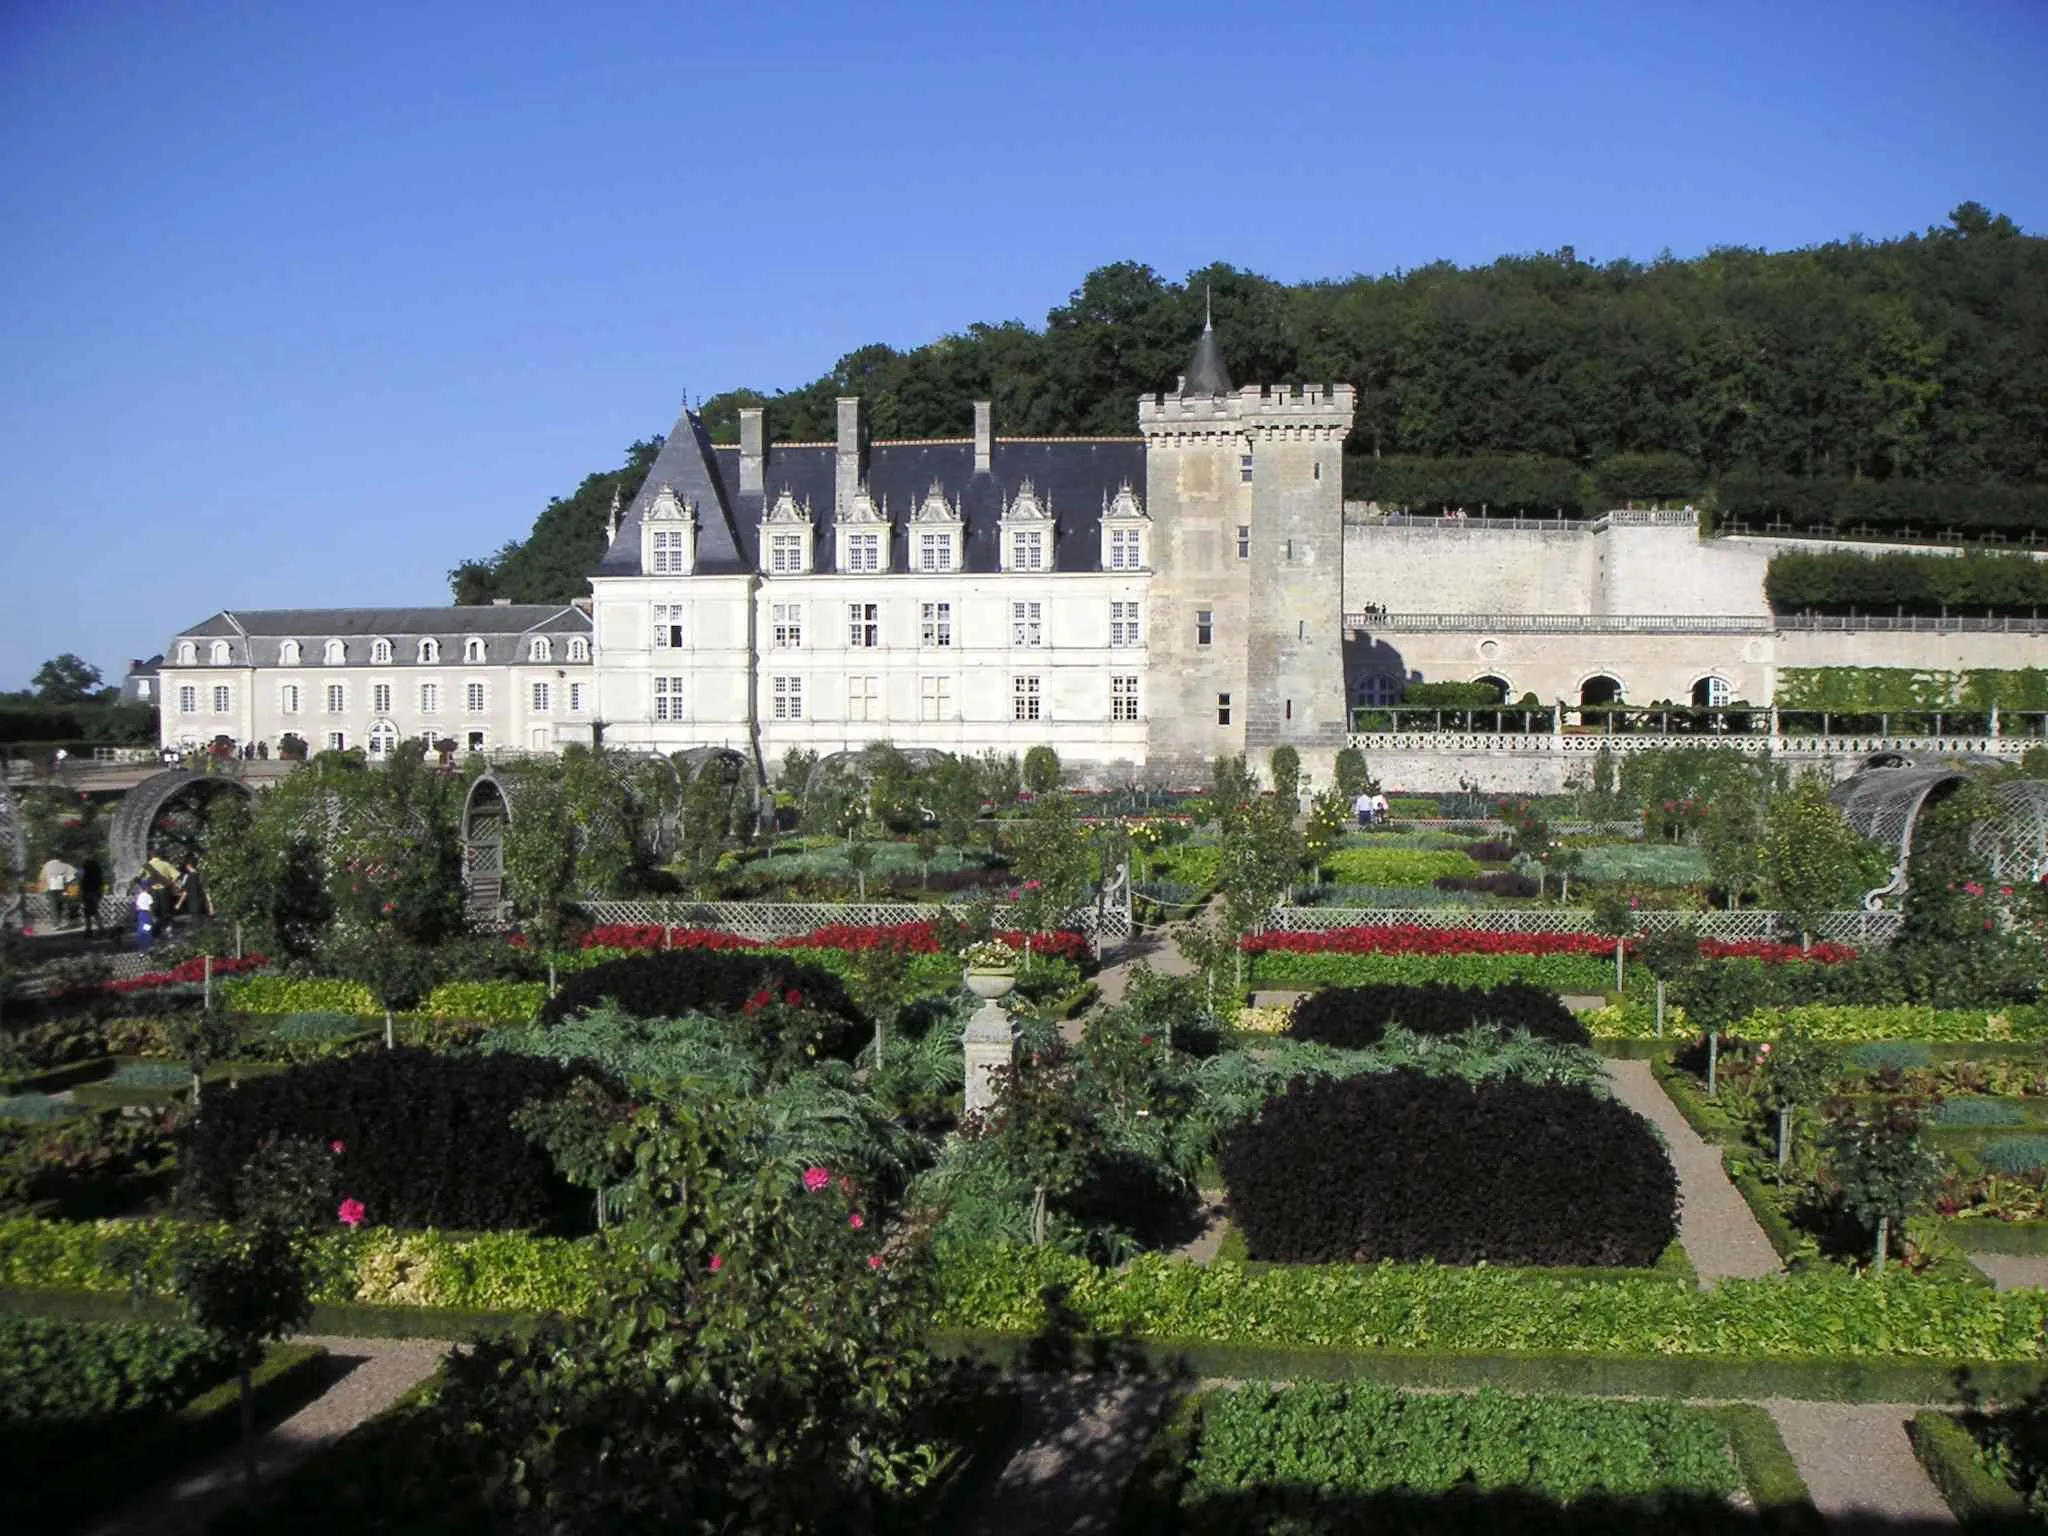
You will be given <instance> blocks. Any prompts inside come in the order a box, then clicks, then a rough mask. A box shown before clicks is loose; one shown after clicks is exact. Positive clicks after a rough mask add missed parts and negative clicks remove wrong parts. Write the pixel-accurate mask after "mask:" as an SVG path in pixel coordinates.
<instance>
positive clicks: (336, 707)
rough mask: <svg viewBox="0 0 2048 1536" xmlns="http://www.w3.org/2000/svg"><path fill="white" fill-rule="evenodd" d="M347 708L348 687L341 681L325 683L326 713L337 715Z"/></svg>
mask: <svg viewBox="0 0 2048 1536" xmlns="http://www.w3.org/2000/svg"><path fill="white" fill-rule="evenodd" d="M347 708H348V688H347V686H346V685H345V684H342V683H329V684H328V685H327V713H329V714H330V715H338V714H341V713H343V712H344V711H345V710H347Z"/></svg>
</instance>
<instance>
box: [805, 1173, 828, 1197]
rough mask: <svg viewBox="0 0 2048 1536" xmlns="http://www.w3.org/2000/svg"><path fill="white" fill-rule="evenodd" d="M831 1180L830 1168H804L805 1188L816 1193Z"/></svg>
mask: <svg viewBox="0 0 2048 1536" xmlns="http://www.w3.org/2000/svg"><path fill="white" fill-rule="evenodd" d="M831 1182H832V1170H831V1169H829V1168H806V1169H805V1170H804V1188H805V1189H807V1190H809V1191H810V1192H811V1193H812V1194H814V1195H815V1194H816V1193H817V1192H818V1191H819V1190H821V1189H823V1188H824V1187H825V1186H826V1185H827V1184H830V1183H831Z"/></svg>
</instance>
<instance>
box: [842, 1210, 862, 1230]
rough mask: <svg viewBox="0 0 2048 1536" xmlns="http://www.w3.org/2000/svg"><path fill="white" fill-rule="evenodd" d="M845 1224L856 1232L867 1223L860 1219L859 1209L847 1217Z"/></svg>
mask: <svg viewBox="0 0 2048 1536" xmlns="http://www.w3.org/2000/svg"><path fill="white" fill-rule="evenodd" d="M846 1224H847V1225H848V1226H849V1227H851V1228H853V1230H854V1231H856V1232H858V1231H859V1230H860V1229H861V1228H862V1227H864V1226H866V1225H867V1223H866V1222H865V1221H862V1220H861V1218H860V1212H859V1211H855V1212H854V1213H853V1214H852V1215H851V1216H849V1217H847V1218H846Z"/></svg>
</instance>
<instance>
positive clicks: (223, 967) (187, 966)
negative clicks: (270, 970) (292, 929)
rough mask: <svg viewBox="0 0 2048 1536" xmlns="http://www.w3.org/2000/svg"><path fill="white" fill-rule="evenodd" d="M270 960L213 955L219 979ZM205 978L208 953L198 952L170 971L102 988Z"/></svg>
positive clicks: (142, 988) (139, 988)
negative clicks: (204, 954) (206, 955)
mask: <svg viewBox="0 0 2048 1536" xmlns="http://www.w3.org/2000/svg"><path fill="white" fill-rule="evenodd" d="M269 963H270V962H269V961H268V960H266V959H265V958H264V957H263V956H262V955H244V956H242V958H241V959H239V960H236V959H232V958H230V957H229V956H226V955H215V956H214V957H213V974H214V976H215V978H216V979H217V978H219V977H222V976H232V975H234V974H235V973H236V972H237V971H260V970H262V969H263V967H264V966H266V965H268V964H269ZM205 979H206V957H205V956H203V955H195V956H193V957H192V958H191V959H190V960H185V961H181V962H180V963H179V964H177V965H174V966H172V967H171V968H170V969H169V970H168V971H149V972H147V973H145V974H143V975H141V976H130V977H128V978H126V979H125V980H122V981H109V982H103V983H101V985H100V987H99V990H100V991H102V992H147V991H148V990H149V989H150V988H151V987H169V986H176V985H178V984H179V983H191V982H201V981H204V980H205Z"/></svg>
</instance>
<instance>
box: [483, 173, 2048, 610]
mask: <svg viewBox="0 0 2048 1536" xmlns="http://www.w3.org/2000/svg"><path fill="white" fill-rule="evenodd" d="M1205 289H1208V290H1213V294H1214V303H1215V316H1216V327H1217V330H1218V332H1219V334H1220V335H1221V337H1222V340H1223V346H1224V351H1225V355H1226V357H1227V358H1228V360H1229V364H1230V369H1231V373H1232V376H1233V377H1234V378H1235V379H1236V380H1237V381H1238V382H1240V383H1251V382H1271V383H1281V382H1324V381H1334V380H1349V381H1350V382H1351V384H1352V385H1354V386H1355V387H1356V388H1357V390H1358V417H1357V426H1356V429H1355V430H1354V432H1353V436H1352V441H1351V443H1350V445H1349V449H1348V455H1347V463H1346V489H1347V493H1348V494H1351V495H1354V496H1358V495H1372V496H1378V497H1380V498H1381V499H1400V500H1403V501H1406V502H1408V503H1410V504H1420V505H1430V504H1440V503H1444V502H1459V501H1469V502H1471V503H1474V504H1476V503H1478V502H1481V501H1487V502H1490V503H1491V504H1493V505H1494V506H1495V507H1496V508H1499V509H1503V510H1505V509H1509V508H1518V507H1523V506H1526V507H1528V508H1530V509H1532V510H1535V509H1541V510H1559V509H1561V510H1564V511H1566V512H1572V511H1581V510H1588V509H1589V505H1588V504H1589V503H1592V502H1597V501H1599V500H1600V498H1602V497H1607V496H1616V495H1623V496H1631V497H1633V496H1641V497H1646V498H1648V497H1659V496H1663V497H1672V498H1676V497H1684V498H1686V499H1698V500H1701V501H1703V502H1706V503H1708V504H1711V503H1712V501H1713V493H1714V490H1715V488H1716V487H1717V485H1719V484H1720V483H1722V482H1724V481H1725V482H1726V483H1727V484H1728V486H1729V490H1730V497H1729V500H1730V503H1731V506H1733V505H1736V504H1738V503H1739V504H1740V506H1741V507H1742V508H1743V509H1744V512H1745V515H1747V514H1748V512H1750V511H1752V510H1753V511H1755V512H1757V513H1759V514H1765V513H1768V514H1770V515H1783V516H1788V517H1790V518H1791V520H1793V521H1795V522H1797V521H1801V520H1802V519H1801V517H1800V515H1799V512H1798V510H1797V509H1798V507H1799V506H1801V505H1805V504H1811V505H1812V506H1814V507H1819V508H1849V509H1851V510H1850V511H1849V512H1846V513H1837V512H1824V511H1823V512H1815V513H1813V514H1812V515H1811V516H1809V517H1807V518H1805V519H1804V520H1805V521H1808V522H1811V523H1821V522H1827V521H1830V520H1831V519H1839V518H1841V517H1844V516H1848V517H1852V518H1855V519H1858V520H1861V519H1862V513H1861V511H1860V510H1858V509H1861V508H1863V507H1865V506H1866V505H1880V504H1881V505H1882V506H1887V507H1889V506H1906V507H1909V508H1912V509H1914V510H1913V511H1912V512H1911V513H1910V515H1905V516H1902V517H1901V518H1900V519H1898V520H1896V521H1895V522H1894V524H1893V526H1918V525H1919V524H1920V523H1924V522H1926V521H1927V520H1928V519H1929V518H1936V519H1941V518H1944V517H1945V515H1946V514H1945V513H1944V512H1943V511H1942V509H1943V508H1944V507H1947V506H1950V505H1953V506H1954V507H1955V508H1956V509H1957V510H1956V513H1955V518H1954V521H1955V522H1956V523H1957V524H1959V525H1960V524H1966V523H1968V522H1970V521H1971V519H1972V518H1973V517H1974V518H1975V519H1976V521H1977V523H1978V525H1979V526H1980V527H1988V526H1992V524H1989V523H1986V521H1985V519H1984V517H1983V516H1982V514H1981V511H1980V510H1978V509H1975V508H1974V507H1971V506H1970V505H1969V504H1970V497H1969V494H1968V492H1969V488H1971V487H1977V486H2002V487H2020V486H2033V485H2038V484H2041V483H2043V482H2048V240H2044V239H2041V238H2038V237H2035V236H2030V235H2026V234H2023V233H2021V232H2020V230H2019V229H2018V228H2017V227H2016V226H2015V225H2014V224H2013V223H2012V221H2011V220H2009V219H2007V218H2005V217H2003V216H1998V215H1993V214H1991V213H1989V212H1987V211H1986V210H1985V209H1983V208H1981V207H1979V206H1978V205H1976V204H1974V203H1965V204H1964V205H1962V206H1961V207H1960V208H1958V209H1956V210H1955V212H1954V213H1953V214H1952V215H1951V216H1950V221H1949V222H1948V223H1947V224H1945V225H1941V226H1938V227H1936V228H1933V229H1930V230H1929V231H1927V233H1925V234H1924V235H1910V236H1907V237H1905V238H1903V239H1896V240H1886V241H1867V240H1861V239H1851V240H1846V241H1842V242H1837V243H1833V244H1829V245H1823V246H1817V247H1813V248H1811V249H1806V250H1797V251H1782V252H1763V251H1750V250H1738V249H1725V250H1717V251H1712V252H1709V253H1708V254H1707V255H1705V256H1702V257H1699V258H1697V259H1695V260H1691V261H1678V260H1671V259H1662V260H1658V261H1655V262H1652V263H1650V264H1648V265H1645V264H1642V263H1638V262H1632V261H1615V262H1610V263H1607V264H1604V265H1597V264H1594V263H1589V262H1581V261H1579V260H1577V259H1576V258H1575V257H1574V255H1573V253H1572V252H1571V251H1570V250H1569V249H1566V250H1563V251H1560V252H1557V253H1555V254H1549V255H1537V256H1513V257H1503V258H1501V259H1500V260H1498V261H1496V262H1494V263H1493V264H1492V265H1490V266H1485V267H1476V268H1471V269H1466V270H1461V269H1459V268H1457V267H1454V266H1452V265H1450V264H1449V263H1438V264H1435V265H1432V266H1428V267H1423V268H1420V269H1418V270H1416V271H1412V272H1402V273H1395V274H1393V275H1390V276H1386V277H1352V278H1347V279H1343V280H1338V281H1328V282H1314V283H1302V284H1296V285H1291V286H1290V285H1286V284H1281V283H1274V282H1271V281H1268V280H1267V279H1265V278H1262V277H1259V276H1257V275H1256V274H1253V273H1249V272H1241V271H1239V270H1237V269H1236V268H1233V267H1228V266H1214V267H1209V268H1205V269H1203V270H1201V271H1198V272H1194V273H1190V274H1189V276H1188V278H1187V280H1186V281H1185V282H1184V283H1172V282H1169V281H1167V280H1166V279H1164V278H1162V277H1161V276H1160V275H1159V274H1158V273H1156V272H1154V271H1153V270H1152V269H1151V268H1149V267H1145V266H1141V265H1138V264H1136V263H1130V262H1125V263H1119V264H1117V265H1114V266H1108V267H1103V268H1100V269H1098V270H1097V271H1094V272H1091V273H1089V274H1088V276H1087V278H1086V279H1085V280H1084V281H1083V282H1082V284H1081V287H1080V288H1079V289H1078V290H1076V291H1075V292H1074V293H1073V294H1072V295H1071V296H1070V297H1069V298H1068V300H1067V302H1066V303H1065V304H1062V305H1060V306H1059V307H1058V308H1056V309H1054V310H1053V311H1052V312H1051V313H1050V314H1048V315H1047V316H1046V320H1045V324H1044V326H1043V327H1042V328H1039V329H1033V328H1031V327H1029V326H1026V325H1024V324H1022V323H1020V322H1017V321H1008V322H1004V323H1001V324H993V325H974V326H970V327H969V328H968V329H967V330H966V331H965V332H964V333H962V334H960V335H957V336H947V337H943V338H941V339H939V340H937V341H934V342H930V343H927V344H926V345H924V346H921V347H917V348H915V349H913V350H910V351H907V352H899V351H896V350H895V349H893V348H890V347H886V346H880V345H876V346H869V347H863V348H861V349H860V350H859V351H857V352H853V353H849V354H848V355H847V356H846V357H843V358H841V359H840V360H839V362H838V363H837V364H836V365H835V366H834V367H833V368H832V370H831V371H830V372H829V373H827V374H826V375H824V376H823V377H821V378H819V379H817V380H815V381H814V382H812V383H810V384H807V385H805V386H804V387H803V388H801V389H797V390H792V391H789V392H787V393H784V394H781V395H777V396H774V397H772V398H771V397H768V396H765V395H762V394H760V393H759V392H757V391H753V390H746V389H736V390H732V391H730V392H728V393H725V394H721V395H716V396H713V397H712V398H711V399H709V400H708V401H706V402H705V404H704V407H703V416H704V418H705V421H706V424H707V425H708V426H709V427H710V429H711V431H712V433H713V435H714V436H716V437H717V438H719V439H720V440H721V441H734V440H736V439H737V436H738V412H739V409H740V407H742V406H744V405H763V404H765V405H767V406H768V407H769V429H770V434H771V436H772V437H773V438H774V439H776V440H779V441H803V440H813V441H815V440H818V439H829V438H830V437H831V436H832V435H833V426H834V422H833V401H834V398H835V397H836V396H839V395H843V394H858V395H860V396H862V397H863V399H864V400H865V402H866V406H867V410H868V413H869V419H870V422H871V428H872V432H873V435H874V436H875V437H877V438H889V437H958V436H964V435H965V434H966V433H967V432H968V431H969V429H970V422H971V417H970V412H971V402H972V401H974V400H978V399H989V400H993V401H994V402H995V408H996V424H997V431H998V432H1000V433H1002V434H1003V435H1005V436H1035V435H1063V434H1090V435H1094V434H1100V435H1112V436H1126V435H1129V434H1131V433H1133V432H1134V431H1135V419H1134V418H1135V412H1134V409H1133V402H1134V400H1135V399H1136V397H1137V396H1138V395H1140V394H1142V393H1145V392H1147V391H1152V390H1159V389H1170V388H1172V387H1173V384H1174V381H1175V378H1176V376H1177V375H1178V374H1179V373H1180V371H1181V370H1182V368H1183V367H1184V366H1185V365H1186V361H1187V357H1188V354H1189V351H1190V349H1191V346H1192V343H1193V340H1194V337H1195V334H1196V333H1197V332H1198V331H1199V330H1200V328H1201V323H1202V304H1203V295H1204V291H1205ZM658 446H659V442H658V440H656V441H652V442H643V443H636V444H635V445H634V446H633V448H632V449H631V450H629V455H628V460H627V463H626V465H625V466H624V467H622V468H621V469H618V470H614V471H609V472H604V473H600V474H596V475H592V476H591V477H589V478H588V479H586V480H585V481H584V482H583V484H582V486H580V487H579V488H578V490H577V492H576V493H575V495H574V496H572V497H570V498H568V499H567V500H561V499H558V500H556V501H554V502H551V503H550V504H549V506H548V508H547V509H546V510H545V511H544V512H543V513H542V514H541V516H540V519H539V521H538V522H536V524H535V525H534V531H533V534H532V536H530V537H529V538H528V539H527V540H526V541H525V542H524V543H522V544H508V545H506V546H505V548H504V549H503V550H501V551H500V552H499V553H498V555H496V556H494V557H492V558H491V559H490V560H488V561H479V562H470V563H468V564H466V565H464V566H462V567H460V568H459V569H458V570H457V571H455V572H452V573H451V579H452V580H453V581H454V583H455V587H456V593H457V598H458V600H459V601H468V602H477V601H485V600H488V599H489V598H490V597H493V596H499V597H509V598H512V599H513V600H514V601H518V602H538V601H548V600H564V599H567V598H569V597H573V596H580V595H582V594H583V593H584V592H585V591H586V590H587V589H586V588H585V586H584V584H583V577H584V576H585V574H587V572H588V570H589V568H590V566H591V565H593V564H594V563H595V562H596V559H597V557H598V553H599V545H600V543H601V542H602V537H603V527H604V517H605V511H606V509H607V508H608V507H609V505H610V501H611V491H612V487H613V486H614V485H618V486H619V487H620V488H621V490H622V493H623V494H624V495H625V496H627V497H628V498H630V497H631V496H632V494H633V492H634V491H635V490H637V489H638V486H639V482H640V480H641V479H642V478H643V477H644V476H645V473H646V466H647V464H648V463H650V462H651V461H652V457H653V454H654V452H655V451H656V449H657V448H658ZM1390 460H1391V461H1392V462H1389V461H1390ZM1375 461H1377V462H1375ZM1794 482H1814V483H1815V484H1814V485H1813V489H1812V494H1810V495H1807V496H1804V497H1802V496H1800V495H1797V494H1794V490H1795V489H1796V487H1794V484H1793V483H1794ZM1852 483H1853V484H1856V485H1857V486H1859V488H1860V487H1861V486H1864V485H1870V484H1879V485H1882V484H1890V485H1892V486H1894V487H1895V491H1894V492H1891V493H1887V494H1884V495H1882V496H1879V497H1877V498H1875V499H1873V498H1872V497H1870V496H1868V495H1865V494H1863V493H1861V491H1860V490H1859V492H1858V493H1857V494H1848V493H1846V492H1845V490H1844V488H1845V487H1847V486H1849V485H1850V484H1852ZM1758 487H1767V488H1768V491H1767V492H1766V491H1760V490H1759V489H1758ZM1503 488H1505V493H1506V499H1505V500H1503V499H1502V491H1503ZM1986 500H1987V502H1989V501H1996V504H1997V505H1998V506H2000V507H2009V508H2012V509H2015V510H2013V511H2012V512H2011V513H2010V514H2001V515H2000V516H1999V517H1998V518H1997V519H1996V520H1995V525H1996V526H1999V527H2006V528H2017V527H2019V526H2021V525H2022V524H2028V525H2035V524H2036V520H2037V519H2038V516H2039V510H2040V508H2041V507H2042V506H2043V504H2044V503H2043V502H2042V500H2041V499H2040V498H2039V497H2036V496H2031V495H2022V494H2016V493H2013V492H2010V491H2008V492H2006V493H2005V494H2004V495H2003V496H2001V497H1996V498H1986ZM1787 508H1791V509H1792V510H1790V511H1786V510H1785V509H1787ZM1882 520H1883V519H1882V517H1881V516H1880V517H1879V518H1878V521H1880V522H1881V521H1882ZM2016 520H2017V521H2016Z"/></svg>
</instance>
